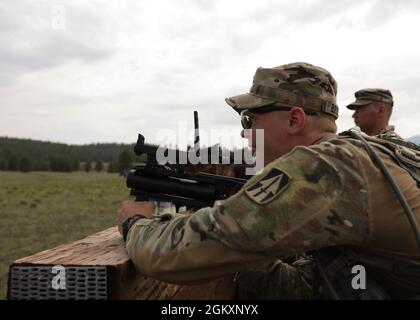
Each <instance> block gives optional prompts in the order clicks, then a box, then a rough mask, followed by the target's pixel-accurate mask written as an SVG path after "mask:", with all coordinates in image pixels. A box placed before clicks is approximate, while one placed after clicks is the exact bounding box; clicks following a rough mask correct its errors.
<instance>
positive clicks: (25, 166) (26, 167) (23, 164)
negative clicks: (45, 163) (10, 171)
mask: <svg viewBox="0 0 420 320" xmlns="http://www.w3.org/2000/svg"><path fill="white" fill-rule="evenodd" d="M31 168H32V164H31V161H30V160H29V159H28V158H26V157H24V158H22V159H21V160H20V165H19V169H20V171H22V172H29V171H31Z"/></svg>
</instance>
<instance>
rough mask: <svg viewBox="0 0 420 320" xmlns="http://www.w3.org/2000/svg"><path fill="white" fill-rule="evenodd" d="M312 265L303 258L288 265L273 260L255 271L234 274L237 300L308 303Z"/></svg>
mask: <svg viewBox="0 0 420 320" xmlns="http://www.w3.org/2000/svg"><path fill="white" fill-rule="evenodd" d="M314 267H315V264H314V262H313V261H312V260H310V259H307V258H300V259H297V260H296V261H295V262H293V263H292V264H287V263H285V262H282V261H281V260H276V261H275V262H272V263H270V264H269V265H267V266H264V268H260V269H259V270H255V271H245V272H238V273H237V274H236V277H235V281H236V283H237V288H238V296H237V298H238V299H257V300H258V299H265V300H270V299H312V298H313V297H314V290H313V281H314V280H313V279H314Z"/></svg>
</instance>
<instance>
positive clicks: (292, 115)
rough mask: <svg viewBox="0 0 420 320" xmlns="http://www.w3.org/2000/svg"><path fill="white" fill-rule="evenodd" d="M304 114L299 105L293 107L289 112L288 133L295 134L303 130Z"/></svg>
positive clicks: (304, 123)
mask: <svg viewBox="0 0 420 320" xmlns="http://www.w3.org/2000/svg"><path fill="white" fill-rule="evenodd" d="M306 120H307V119H306V114H305V112H304V111H303V110H302V108H299V107H293V108H292V109H291V110H290V112H289V126H288V131H289V133H290V134H296V133H299V132H300V131H302V130H303V128H304V127H305V125H306Z"/></svg>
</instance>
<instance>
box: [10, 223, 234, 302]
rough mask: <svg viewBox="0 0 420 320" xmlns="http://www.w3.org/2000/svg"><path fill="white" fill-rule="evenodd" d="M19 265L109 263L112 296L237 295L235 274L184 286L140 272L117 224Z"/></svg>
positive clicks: (228, 297)
mask: <svg viewBox="0 0 420 320" xmlns="http://www.w3.org/2000/svg"><path fill="white" fill-rule="evenodd" d="M19 265H38V266H43V265H62V266H64V267H65V266H86V267H91V266H106V267H107V268H109V270H110V272H109V276H108V279H107V281H108V283H109V287H110V294H109V298H111V299H140V300H144V299H204V300H207V299H223V300H230V299H234V298H235V287H234V284H233V281H232V278H233V277H232V276H227V277H224V278H220V279H217V280H214V281H210V282H207V283H204V284H201V285H192V286H181V285H174V284H168V283H164V282H160V281H157V280H154V279H151V278H147V277H144V276H142V275H140V274H137V273H136V271H135V268H134V266H133V264H132V262H131V261H130V259H129V257H128V255H127V253H126V250H125V247H124V242H123V240H122V238H121V235H120V234H119V233H118V230H117V228H116V227H112V228H109V229H106V230H104V231H102V232H99V233H96V234H93V235H91V236H88V237H86V238H84V239H82V240H79V241H75V242H73V243H70V244H65V245H60V246H58V247H55V248H52V249H49V250H45V251H42V252H39V253H37V254H34V255H32V256H28V257H25V258H22V259H19V260H16V261H15V262H14V263H13V265H12V267H13V266H19Z"/></svg>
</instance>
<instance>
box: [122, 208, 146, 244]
mask: <svg viewBox="0 0 420 320" xmlns="http://www.w3.org/2000/svg"><path fill="white" fill-rule="evenodd" d="M143 218H144V219H146V217H145V216H142V215H141V214H136V215H134V216H131V217H129V218H128V219H127V220H125V221H124V222H123V224H122V230H123V239H124V242H125V241H126V240H127V234H128V231H129V230H130V228H131V226H132V225H133V224H134V222H136V221H137V220H140V219H143Z"/></svg>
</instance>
